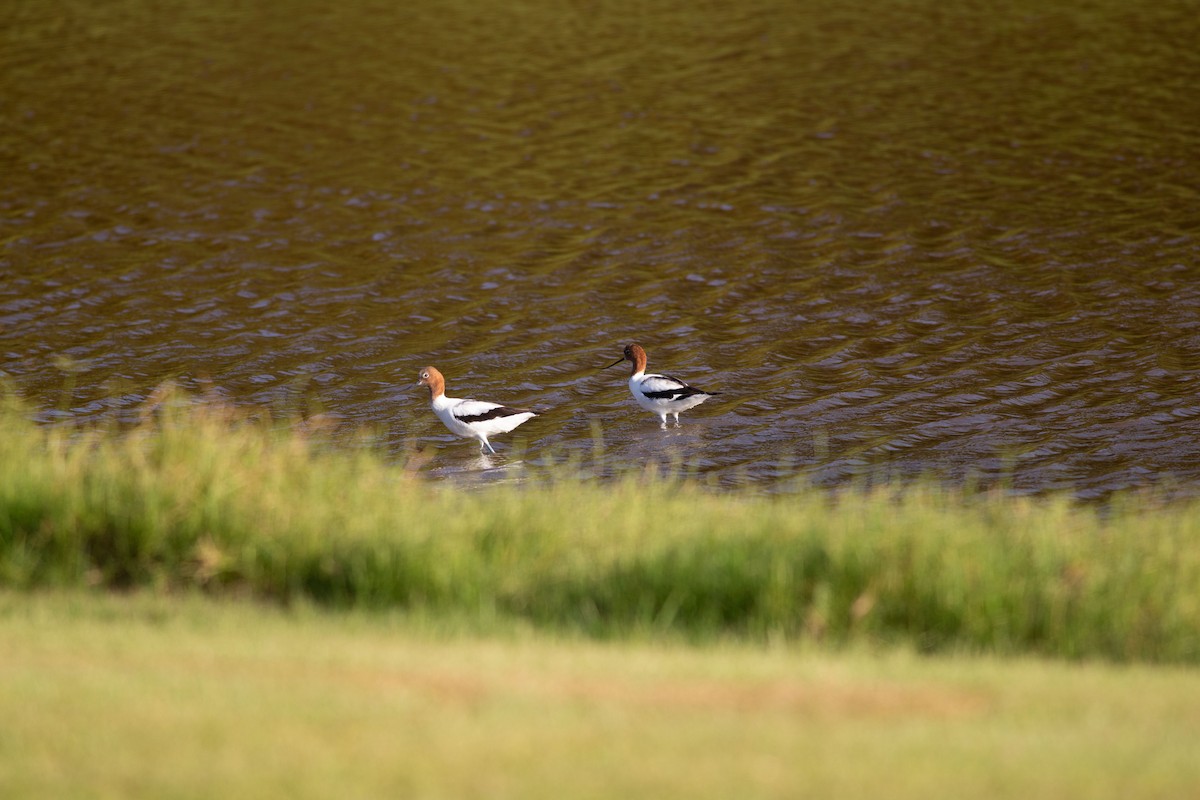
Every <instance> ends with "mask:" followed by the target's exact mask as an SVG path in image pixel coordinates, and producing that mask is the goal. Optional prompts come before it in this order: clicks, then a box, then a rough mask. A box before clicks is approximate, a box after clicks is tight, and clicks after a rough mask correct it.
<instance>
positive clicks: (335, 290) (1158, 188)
mask: <svg viewBox="0 0 1200 800" xmlns="http://www.w3.org/2000/svg"><path fill="white" fill-rule="evenodd" d="M953 6H954V7H953V8H947V7H946V4H944V3H937V2H933V0H928V1H923V0H885V2H882V3H879V2H872V3H866V2H860V3H854V2H839V3H834V2H825V0H820V1H819V2H810V3H802V4H797V3H791V2H782V0H750V2H744V3H736V4H732V3H730V4H702V3H701V4H697V3H695V2H692V3H683V2H674V1H672V2H650V3H646V2H644V1H643V2H626V1H624V0H614V2H606V3H592V2H579V3H567V4H563V3H551V2H538V1H534V0H530V1H529V2H505V3H492V2H466V0H463V1H462V2H439V3H427V4H417V5H416V6H410V5H406V4H396V3H384V2H347V3H333V2H329V1H328V0H309V1H308V2H302V3H298V4H294V6H289V7H288V8H287V10H282V8H281V7H280V6H279V5H278V4H273V3H266V2H257V3H241V2H239V3H233V2H229V0H217V2H214V3H208V4H183V6H182V7H177V6H176V5H163V4H159V3H155V2H152V0H118V1H117V2H112V3H104V4H94V3H85V2H82V0H75V1H74V2H64V3H58V4H49V3H41V2H32V1H31V0H17V1H16V2H15V3H10V4H8V6H7V7H6V11H4V12H0V13H2V14H3V15H4V16H5V17H6V19H5V20H4V24H3V26H0V46H2V48H3V49H2V56H3V72H2V73H0V109H2V119H3V123H2V124H3V127H2V129H0V130H2V134H0V159H2V161H0V163H3V164H4V167H3V172H4V173H5V178H4V180H3V181H0V218H2V227H0V371H2V372H3V373H5V374H7V375H9V376H11V378H12V379H13V380H14V381H15V383H16V384H17V385H18V387H19V388H20V389H21V391H22V392H23V393H25V394H26V395H27V396H29V397H32V398H33V399H34V400H35V401H36V402H38V403H39V404H40V405H41V407H42V408H43V409H44V413H43V417H44V418H45V419H48V420H49V419H54V418H56V417H59V416H63V415H69V416H73V417H96V416H101V415H122V414H127V413H131V412H132V410H133V409H135V408H136V407H137V406H138V405H139V404H141V403H142V402H143V401H144V399H145V397H146V395H147V394H148V393H149V391H150V390H151V389H152V388H153V387H154V386H155V385H156V384H158V383H159V382H160V381H162V380H164V379H166V378H171V377H174V378H177V379H179V380H180V381H181V382H182V383H184V384H185V385H188V386H198V385H200V382H201V381H203V380H208V381H211V383H212V384H213V385H214V386H215V387H216V390H217V391H219V392H220V393H221V394H222V395H223V396H225V397H227V398H229V399H231V400H233V401H234V402H237V403H244V404H263V403H270V404H275V405H279V406H283V407H287V408H305V409H309V410H312V409H318V408H321V409H324V410H326V411H328V412H330V413H332V414H333V415H335V416H336V417H338V418H340V419H342V420H344V421H345V422H346V423H347V427H348V428H349V427H352V426H354V425H368V426H372V427H376V428H379V429H381V430H383V431H384V432H385V433H384V435H385V437H386V438H387V440H388V441H389V442H390V443H391V444H392V445H393V446H394V447H395V448H397V449H403V448H408V447H415V448H425V449H431V451H432V452H430V453H428V455H429V459H428V461H426V462H425V466H424V467H423V469H424V470H426V471H427V472H428V473H429V474H431V475H433V476H445V475H455V474H458V473H461V472H463V471H467V470H473V469H477V468H479V467H481V466H489V464H488V463H484V462H481V461H480V460H479V459H478V456H477V448H476V447H475V446H474V445H473V444H471V443H470V442H465V441H460V440H454V439H453V438H452V437H451V436H450V435H449V434H448V433H447V432H446V431H445V430H444V429H443V428H442V427H441V425H440V423H438V422H437V420H436V419H435V418H434V417H433V415H432V414H431V413H430V411H429V409H428V407H427V396H426V395H425V394H423V392H422V391H421V390H418V389H416V388H415V387H414V386H413V385H412V384H413V383H414V382H415V379H416V371H417V369H418V368H419V367H421V366H423V365H425V364H434V365H436V366H438V367H439V368H441V369H442V371H443V372H445V373H446V375H447V378H448V382H449V393H450V394H452V395H456V396H468V397H478V398H482V399H494V400H500V401H505V402H511V403H514V404H532V405H534V406H537V407H541V408H543V409H544V410H545V413H544V414H543V416H542V417H541V418H539V419H535V420H533V421H531V422H529V423H527V424H526V425H525V426H523V427H522V428H520V429H519V431H518V434H520V436H514V435H509V436H504V437H500V439H499V441H500V443H501V444H502V445H511V444H512V443H513V441H514V439H515V438H521V439H524V440H525V443H526V446H527V450H528V455H527V458H530V459H533V460H538V459H545V458H547V457H548V456H547V455H546V454H548V453H556V454H558V455H557V456H554V457H569V456H572V455H576V456H580V457H584V458H586V459H588V460H589V462H590V461H591V459H592V458H593V453H594V446H595V438H594V437H595V430H594V423H599V425H600V426H601V428H602V431H603V438H604V442H605V450H604V455H603V456H602V457H601V459H600V461H599V462H598V468H599V470H600V471H601V472H602V473H603V472H612V471H614V470H618V469H621V468H624V467H626V466H628V465H631V464H640V463H647V462H649V463H661V462H663V461H671V460H679V461H681V462H683V463H685V464H688V465H692V466H693V467H694V468H695V469H697V470H699V471H700V472H702V473H704V474H705V475H708V476H710V477H712V478H713V479H714V480H716V481H718V482H720V483H722V484H726V485H728V484H736V483H751V484H754V485H761V486H768V487H769V486H773V485H775V484H777V483H778V482H779V481H781V480H784V479H787V478H790V477H794V476H795V475H797V474H798V473H803V474H805V475H807V476H809V477H811V478H814V479H815V480H817V481H818V482H821V483H823V484H829V485H836V484H839V483H841V482H843V481H846V480H849V479H856V478H861V477H862V476H875V475H887V476H893V477H894V476H910V475H915V474H920V473H926V472H930V473H936V474H939V475H942V476H946V477H949V478H951V479H953V480H962V479H965V478H975V479H978V480H981V481H982V482H984V483H988V482H992V481H995V480H999V479H1003V480H1006V481H1008V482H1009V483H1010V484H1011V485H1012V486H1014V487H1015V488H1016V489H1018V490H1022V491H1039V490H1044V489H1049V488H1071V489H1073V490H1075V491H1076V492H1078V493H1079V494H1080V495H1082V496H1085V497H1092V496H1103V495H1105V494H1107V493H1108V492H1110V491H1113V490H1116V489H1123V488H1129V487H1135V486H1141V485H1146V484H1149V483H1155V482H1159V481H1162V480H1163V479H1167V478H1169V479H1171V480H1174V481H1178V482H1181V483H1183V484H1184V485H1188V484H1193V483H1194V482H1195V481H1196V479H1197V478H1198V477H1200V398H1198V394H1197V390H1198V388H1200V381H1198V377H1200V360H1198V356H1200V313H1198V311H1200V258H1198V256H1200V238H1198V237H1200V202H1198V200H1200V198H1198V197H1197V194H1198V191H1200V125H1198V124H1197V122H1196V121H1197V120H1200V93H1198V92H1197V91H1196V89H1195V87H1196V81H1197V79H1198V78H1200V55H1198V53H1200V50H1198V49H1197V48H1196V46H1195V43H1196V42H1197V41H1200V37H1198V35H1197V34H1200V23H1198V22H1197V20H1198V19H1200V17H1197V15H1196V14H1195V13H1194V12H1195V8H1194V5H1191V4H1188V3H1174V4H1172V3H1167V4H1158V5H1156V6H1155V7H1153V8H1132V7H1129V6H1128V4H1124V3H1119V2H1115V1H1114V0H1096V1H1095V2H1077V3H1064V4H1058V6H1057V7H1056V8H1047V7H1046V6H1045V4H1044V3H1034V2H1031V1H1029V2H1017V3H1015V4H1012V7H1011V8H1009V9H1008V10H1007V11H1000V10H996V9H995V8H993V6H992V5H991V4H983V3H975V2H963V3H955V4H953ZM629 341H638V342H640V343H641V344H643V345H644V346H645V347H646V348H647V350H648V351H649V353H650V366H651V369H655V370H660V371H664V372H668V373H670V374H674V375H678V376H679V377H682V378H685V379H688V380H690V381H692V382H694V383H696V384H698V385H700V386H701V387H703V388H706V389H710V390H714V391H720V392H721V393H722V394H721V395H720V396H719V397H717V398H714V399H713V400H710V401H709V402H708V403H706V404H705V405H703V406H701V407H699V408H698V409H696V410H694V411H691V412H688V413H686V414H685V415H684V416H683V419H684V424H683V426H682V427H680V428H678V429H670V430H667V431H662V430H660V429H659V427H658V422H657V419H656V418H654V417H652V416H650V415H649V414H646V413H644V412H642V411H640V410H639V409H638V408H637V407H636V406H635V405H634V404H633V401H632V399H631V398H630V397H629V395H628V392H627V389H626V387H625V377H626V373H624V372H621V371H620V370H618V369H615V368H614V369H612V370H608V371H600V370H599V368H600V367H602V366H604V365H605V364H608V363H610V362H611V361H613V360H614V359H615V358H617V357H618V356H619V355H620V352H621V348H622V347H623V346H624V345H625V344H626V343H628V342H629ZM509 452H510V453H511V450H510V451H509ZM510 458H511V456H507V457H506V456H505V455H504V451H502V455H501V456H500V457H499V458H497V459H494V460H493V461H492V462H491V463H490V466H492V467H494V468H497V469H500V468H503V467H504V466H505V465H506V463H507V464H508V466H511V463H509V459H510Z"/></svg>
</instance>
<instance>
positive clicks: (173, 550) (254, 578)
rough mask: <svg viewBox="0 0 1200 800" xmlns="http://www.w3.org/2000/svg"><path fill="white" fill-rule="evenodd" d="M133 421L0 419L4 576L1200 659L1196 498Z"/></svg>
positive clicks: (737, 631) (778, 634)
mask: <svg viewBox="0 0 1200 800" xmlns="http://www.w3.org/2000/svg"><path fill="white" fill-rule="evenodd" d="M147 417H148V421H147V422H146V423H145V424H143V425H142V426H140V427H138V428H136V429H133V430H128V431H116V430H114V429H112V428H96V429H88V430H78V429H68V428H47V427H42V426H37V425H35V424H33V423H32V422H30V421H28V415H27V413H26V412H25V411H24V410H23V409H22V408H21V407H19V406H18V405H16V404H15V403H12V402H10V403H9V405H8V407H7V408H6V409H5V410H4V411H3V412H2V413H0V586H4V587H10V588H22V589H32V588H36V587H63V588H68V587H71V588H78V587H86V586H99V587H107V588H114V589H129V588H137V587H142V588H150V589H154V590H157V591H189V590H196V589H198V590H201V591H204V592H206V593H209V594H212V595H217V596H223V595H228V596H238V597H244V596H249V597H255V598H260V599H267V600H271V601H278V602H282V603H285V604H288V603H295V602H305V603H315V604H319V605H322V606H326V607H331V608H353V609H396V608H399V609H407V610H409V611H413V612H419V613H421V614H427V615H443V616H457V617H460V618H465V619H471V620H474V621H475V624H477V625H479V626H480V629H481V630H486V629H487V626H489V625H493V624H497V625H498V624H504V623H505V622H506V621H514V620H515V621H521V622H525V623H528V624H533V625H536V626H539V627H541V628H544V629H546V630H556V631H560V632H564V631H565V632H571V631H575V632H579V633H582V634H586V635H590V636H608V637H612V636H617V637H628V636H634V637H639V636H640V637H644V636H662V635H665V636H669V637H675V638H681V639H688V640H694V641H700V640H712V639H719V638H728V637H734V638H742V639H745V640H750V641H767V640H772V639H782V640H791V639H802V640H805V641H821V642H826V643H835V644H842V643H847V642H869V643H884V644H894V645H904V646H910V647H913V648H915V649H918V650H920V651H965V652H977V653H996V654H1026V653H1027V654H1043V655H1052V656H1057V657H1068V658H1105V659H1112V660H1121V661H1134V660H1138V661H1157V662H1185V663H1196V662H1197V661H1200V514H1197V511H1198V510H1200V506H1198V505H1197V502H1196V501H1194V500H1193V501H1177V502H1173V503H1165V502H1160V501H1159V500H1157V499H1155V498H1154V497H1151V496H1127V497H1119V498H1116V499H1115V500H1114V501H1113V503H1112V504H1111V505H1110V506H1109V507H1108V508H1107V509H1105V510H1103V512H1102V511H1101V510H1099V509H1097V508H1095V507H1088V506H1080V505H1076V504H1073V503H1071V502H1070V501H1069V500H1068V499H1066V498H1062V497H1055V498H1046V499H1037V500H1035V499H1028V498H1013V497H1005V496H1001V495H969V494H965V493H962V492H954V491H949V490H940V489H937V488H936V487H929V486H926V487H915V488H910V489H907V490H905V491H903V492H878V491H877V492H872V493H858V494H856V493H847V494H843V495H841V496H839V497H836V498H835V497H833V496H831V495H829V494H827V493H823V492H819V491H816V490H803V491H799V492H797V493H795V494H791V495H786V496H780V497H763V496H755V495H749V494H736V493H735V494H729V493H716V492H711V491H706V490H705V489H704V488H703V487H700V486H696V485H693V484H689V483H686V482H672V481H668V480H661V479H657V480H656V479H650V478H646V477H644V476H633V477H630V478H628V479H626V480H622V481H617V482H613V483H600V482H595V481H590V482H589V481H583V480H578V479H575V478H569V477H566V478H560V479H553V478H534V479H531V480H530V481H528V482H526V483H525V484H523V485H519V486H512V485H505V486H497V487H491V488H483V489H475V490H464V489H461V488H453V487H447V486H435V485H430V484H429V483H427V482H425V481H423V480H420V479H418V478H416V477H414V476H413V475H412V474H411V473H408V472H406V471H405V470H404V469H403V468H402V467H401V466H397V465H395V464H390V463H388V462H387V460H386V459H385V458H383V457H382V456H381V455H380V454H379V453H377V452H375V451H373V450H371V449H370V448H365V449H355V450H349V449H346V448H338V447H334V446H331V445H330V444H329V442H328V441H326V440H323V439H322V438H321V437H320V436H315V435H313V436H310V435H305V434H304V433H302V432H299V431H298V429H293V430H291V431H289V430H286V429H284V428H281V427H276V426H272V425H270V424H268V423H261V422H254V421H251V420H247V419H244V418H240V417H237V416H236V415H233V414H232V413H231V412H229V411H228V410H227V409H223V408H219V407H212V406H206V405H203V404H191V403H188V402H186V401H184V400H180V399H173V400H168V401H166V402H164V403H163V404H162V405H161V406H160V407H158V408H157V409H155V410H154V411H153V412H149V413H148V414H147Z"/></svg>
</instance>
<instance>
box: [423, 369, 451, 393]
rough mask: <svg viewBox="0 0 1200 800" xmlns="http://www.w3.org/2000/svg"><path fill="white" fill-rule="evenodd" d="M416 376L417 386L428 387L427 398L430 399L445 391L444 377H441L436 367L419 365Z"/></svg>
mask: <svg viewBox="0 0 1200 800" xmlns="http://www.w3.org/2000/svg"><path fill="white" fill-rule="evenodd" d="M417 378H418V380H417V386H428V387H429V399H431V400H432V399H434V398H436V397H440V396H442V395H443V394H445V393H446V379H445V378H443V377H442V373H440V372H438V369H437V367H421V372H420V373H419V374H418V375H417Z"/></svg>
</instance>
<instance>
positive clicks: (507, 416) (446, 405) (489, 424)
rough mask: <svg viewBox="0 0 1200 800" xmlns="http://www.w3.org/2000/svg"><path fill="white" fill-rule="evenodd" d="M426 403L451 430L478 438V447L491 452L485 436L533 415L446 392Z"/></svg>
mask: <svg viewBox="0 0 1200 800" xmlns="http://www.w3.org/2000/svg"><path fill="white" fill-rule="evenodd" d="M430 405H431V406H432V407H433V413H434V414H437V418H438V419H440V420H441V421H442V424H443V425H445V426H446V428H448V429H449V431H450V432H451V433H453V434H454V435H455V436H461V437H462V438H464V439H478V440H479V441H480V443H481V444H482V446H483V447H486V448H487V449H488V451H489V452H492V453H494V452H496V451H495V450H493V449H492V445H491V444H490V443H489V442H488V439H489V438H491V437H493V436H495V435H497V434H500V433H508V432H509V431H511V430H512V429H513V428H515V427H517V426H518V425H520V424H521V423H522V422H527V421H528V420H530V419H532V418H534V417H536V416H537V414H535V413H533V412H532V411H517V410H516V409H512V408H506V407H505V406H502V405H500V404H499V403H489V402H486V401H484V400H459V399H458V398H457V397H446V395H441V396H440V397H435V398H434V399H433V402H432V403H430ZM505 412H507V413H505ZM513 412H515V413H513ZM489 415H492V416H489Z"/></svg>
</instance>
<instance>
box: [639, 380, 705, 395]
mask: <svg viewBox="0 0 1200 800" xmlns="http://www.w3.org/2000/svg"><path fill="white" fill-rule="evenodd" d="M640 388H641V391H642V394H643V395H645V396H646V397H647V398H649V399H650V400H682V399H683V398H685V397H693V396H695V395H698V394H712V393H711V392H706V391H704V390H703V389H697V388H696V387H695V386H688V385H687V384H686V383H684V382H683V381H681V380H679V379H678V378H672V377H671V376H670V375H647V376H646V377H644V378H642V382H641V385H640Z"/></svg>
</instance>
